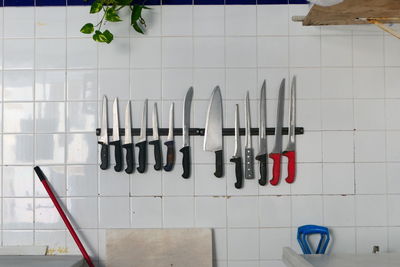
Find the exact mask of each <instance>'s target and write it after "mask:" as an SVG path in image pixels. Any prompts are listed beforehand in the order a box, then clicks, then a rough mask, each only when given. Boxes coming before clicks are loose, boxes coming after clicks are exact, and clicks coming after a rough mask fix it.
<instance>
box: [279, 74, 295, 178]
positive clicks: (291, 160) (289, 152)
mask: <svg viewBox="0 0 400 267" xmlns="http://www.w3.org/2000/svg"><path fill="white" fill-rule="evenodd" d="M295 129H296V76H294V77H293V80H292V87H291V89H290V105H289V142H288V144H287V146H286V149H285V151H284V152H283V153H282V155H283V156H285V157H287V158H288V176H287V177H286V179H285V180H286V182H287V183H288V184H291V183H293V182H294V178H295V177H296V135H295Z"/></svg>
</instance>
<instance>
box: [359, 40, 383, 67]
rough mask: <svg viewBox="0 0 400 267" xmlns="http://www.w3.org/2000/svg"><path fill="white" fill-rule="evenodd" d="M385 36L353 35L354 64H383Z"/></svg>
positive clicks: (364, 65)
mask: <svg viewBox="0 0 400 267" xmlns="http://www.w3.org/2000/svg"><path fill="white" fill-rule="evenodd" d="M383 60H384V56H383V36H353V64H354V66H363V67H366V66H382V65H383V64H384V62H383Z"/></svg>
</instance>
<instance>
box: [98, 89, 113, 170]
mask: <svg viewBox="0 0 400 267" xmlns="http://www.w3.org/2000/svg"><path fill="white" fill-rule="evenodd" d="M98 143H99V144H100V145H101V149H100V161H101V163H100V169H102V170H107V169H108V168H109V166H110V149H109V145H108V120H107V97H106V96H104V97H103V103H102V115H101V128H100V137H99V141H98Z"/></svg>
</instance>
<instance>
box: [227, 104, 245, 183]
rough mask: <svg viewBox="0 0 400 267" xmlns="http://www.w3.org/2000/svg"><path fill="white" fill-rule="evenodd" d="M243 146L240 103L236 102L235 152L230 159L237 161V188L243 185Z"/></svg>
mask: <svg viewBox="0 0 400 267" xmlns="http://www.w3.org/2000/svg"><path fill="white" fill-rule="evenodd" d="M241 151H242V147H241V143H240V133H239V105H238V104H236V109H235V153H234V154H233V157H232V158H231V159H230V162H233V163H235V175H236V183H235V187H236V188H237V189H239V188H242V186H243V169H242V153H241Z"/></svg>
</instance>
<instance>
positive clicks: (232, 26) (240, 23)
mask: <svg viewBox="0 0 400 267" xmlns="http://www.w3.org/2000/svg"><path fill="white" fill-rule="evenodd" d="M256 14H257V9H256V5H241V6H240V5H225V25H226V26H225V34H226V35H228V36H229V35H241V36H242V35H256V31H257V20H256V17H257V15H256ZM244 17H245V18H246V19H245V20H244V19H243V18H244Z"/></svg>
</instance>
